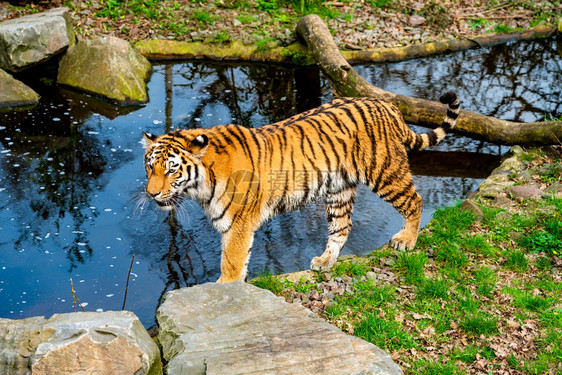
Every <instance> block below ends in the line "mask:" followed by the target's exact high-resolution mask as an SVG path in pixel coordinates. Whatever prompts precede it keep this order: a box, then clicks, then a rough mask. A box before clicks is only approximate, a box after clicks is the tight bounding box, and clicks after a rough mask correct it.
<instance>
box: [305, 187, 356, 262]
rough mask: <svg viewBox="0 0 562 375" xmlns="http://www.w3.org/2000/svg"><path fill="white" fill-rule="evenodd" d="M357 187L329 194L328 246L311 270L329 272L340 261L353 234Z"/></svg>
mask: <svg viewBox="0 0 562 375" xmlns="http://www.w3.org/2000/svg"><path fill="white" fill-rule="evenodd" d="M356 191H357V189H356V187H355V186H352V187H347V188H344V189H342V190H339V191H337V192H329V193H328V196H327V197H326V216H327V218H328V231H329V237H328V244H327V245H326V250H325V251H324V253H323V254H322V255H321V256H319V257H314V258H312V261H311V262H310V269H312V270H314V271H329V270H330V269H331V268H332V266H333V265H334V263H336V261H337V260H338V256H339V254H340V251H341V249H342V248H343V245H345V243H346V241H347V237H348V236H349V232H351V226H352V223H351V213H352V212H353V203H354V202H355V195H356Z"/></svg>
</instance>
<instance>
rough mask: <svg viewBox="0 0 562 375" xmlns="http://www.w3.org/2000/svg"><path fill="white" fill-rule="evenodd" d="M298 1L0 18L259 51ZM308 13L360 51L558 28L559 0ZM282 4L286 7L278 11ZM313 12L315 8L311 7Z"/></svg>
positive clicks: (3, 5)
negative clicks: (66, 19)
mask: <svg viewBox="0 0 562 375" xmlns="http://www.w3.org/2000/svg"><path fill="white" fill-rule="evenodd" d="M293 3H294V4H298V3H299V2H298V1H296V0H218V1H215V0H179V1H173V0H162V1H158V0H148V1H141V0H87V1H62V0H40V1H26V0H20V1H15V2H14V1H12V2H10V3H8V2H5V1H4V2H2V1H0V20H2V19H9V18H14V17H18V16H21V15H23V14H29V13H34V12H38V11H42V10H46V9H49V8H53V7H57V6H68V7H69V8H70V9H71V10H72V14H73V15H72V17H73V20H74V25H75V28H76V30H77V33H78V35H79V36H80V37H86V38H87V37H89V36H92V35H94V34H110V35H114V36H118V37H121V38H124V39H127V40H132V41H138V40H143V39H148V38H163V39H174V40H186V41H204V42H210V43H213V42H215V43H224V42H228V41H232V40H239V41H242V42H244V43H246V44H257V45H258V46H259V47H260V48H264V49H266V48H269V47H272V46H275V45H287V44H289V43H292V42H294V41H295V35H294V28H295V25H296V22H297V21H298V19H299V18H300V17H301V16H302V15H303V12H299V11H298V10H296V9H295V5H293ZM305 3H310V4H316V5H315V7H313V8H310V9H308V10H307V11H306V12H305V13H316V14H319V15H320V16H321V17H323V18H324V19H325V21H326V22H327V24H328V26H329V28H330V30H331V31H332V34H333V35H334V38H335V40H336V42H337V43H338V45H339V47H340V48H342V49H351V50H361V49H373V48H384V47H396V46H403V45H408V44H417V43H424V42H428V41H436V40H444V39H453V38H472V37H474V36H478V35H490V34H494V33H510V32H516V31H520V30H524V29H528V28H529V27H533V26H536V25H539V24H544V23H552V24H554V23H556V22H557V21H558V18H559V17H560V12H561V11H562V6H560V3H559V1H556V0H552V1H535V0H520V1H514V0H490V1H477V0H360V1H350V0H343V1H320V0H316V1H314V0H308V1H306V2H305ZM278 4H282V5H284V6H287V7H280V6H278ZM311 7H312V5H311Z"/></svg>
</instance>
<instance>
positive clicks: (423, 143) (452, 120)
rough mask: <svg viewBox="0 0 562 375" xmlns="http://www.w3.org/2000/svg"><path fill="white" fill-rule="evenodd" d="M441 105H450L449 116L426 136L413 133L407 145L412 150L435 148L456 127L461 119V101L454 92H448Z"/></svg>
mask: <svg viewBox="0 0 562 375" xmlns="http://www.w3.org/2000/svg"><path fill="white" fill-rule="evenodd" d="M439 100H440V101H441V103H443V104H448V108H447V115H446V116H445V119H443V122H442V123H441V125H440V126H439V127H438V128H436V129H433V130H432V131H430V132H427V133H425V134H417V133H414V132H413V131H412V137H411V138H410V139H409V140H408V142H407V145H408V146H409V147H410V149H411V150H423V149H424V148H426V147H429V146H434V145H436V144H438V143H439V142H441V140H443V138H445V136H446V135H447V133H448V132H449V131H450V130H451V129H453V128H454V127H455V124H456V123H457V117H459V111H460V109H459V106H460V101H459V98H458V97H457V94H455V93H454V92H446V93H445V94H443V95H441V97H440V98H439Z"/></svg>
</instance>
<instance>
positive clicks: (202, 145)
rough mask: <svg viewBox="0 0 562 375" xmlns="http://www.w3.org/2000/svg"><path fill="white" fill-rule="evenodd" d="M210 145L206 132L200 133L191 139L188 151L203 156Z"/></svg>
mask: <svg viewBox="0 0 562 375" xmlns="http://www.w3.org/2000/svg"><path fill="white" fill-rule="evenodd" d="M208 145H209V138H208V137H207V136H206V135H205V134H200V135H198V136H197V137H195V138H193V139H192V140H191V142H190V143H189V145H188V151H189V152H191V153H192V154H193V155H196V156H203V154H204V153H205V150H206V149H207V146H208Z"/></svg>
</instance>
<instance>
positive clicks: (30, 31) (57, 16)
mask: <svg viewBox="0 0 562 375" xmlns="http://www.w3.org/2000/svg"><path fill="white" fill-rule="evenodd" d="M74 42H75V37H74V30H73V27H72V19H71V17H70V11H69V9H68V8H64V7H61V8H55V9H51V10H48V11H46V12H42V13H37V14H31V15H28V16H23V17H20V18H14V19H11V20H7V21H3V22H0V68H2V69H5V70H8V71H11V72H19V71H22V70H25V69H27V68H30V67H32V66H35V65H37V64H40V63H42V62H44V61H46V60H48V59H50V58H51V57H53V56H56V55H58V54H60V53H62V52H64V51H65V50H66V49H67V48H68V47H69V46H72V45H73V44H74Z"/></svg>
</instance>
